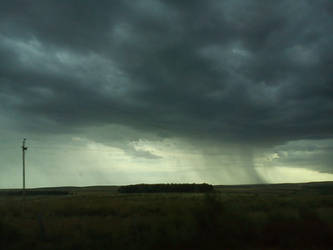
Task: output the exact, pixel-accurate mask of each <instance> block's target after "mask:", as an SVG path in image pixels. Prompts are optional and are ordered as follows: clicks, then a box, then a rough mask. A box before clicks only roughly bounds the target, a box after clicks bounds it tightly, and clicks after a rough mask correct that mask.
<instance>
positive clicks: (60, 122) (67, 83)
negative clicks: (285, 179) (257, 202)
mask: <svg viewBox="0 0 333 250" xmlns="http://www.w3.org/2000/svg"><path fill="white" fill-rule="evenodd" d="M332 30H333V1H329V0H318V1H311V0H301V1H287V0H282V1H273V0H268V1H259V0H258V1H238V0H236V1H235V0H226V1H219V0H209V1H199V0H195V1H173V0H168V1H158V0H142V1H97V2H96V1H75V0H71V1H44V0H43V1H42V0H40V1H15V0H11V1H2V3H1V8H0V115H1V119H2V125H1V127H2V128H3V131H5V130H6V131H8V130H10V131H11V132H13V133H14V132H15V131H16V132H17V133H34V134H38V135H45V136H47V135H53V134H73V135H74V134H80V133H81V134H85V136H86V137H89V138H90V139H91V140H94V141H97V142H101V143H105V144H108V143H111V141H112V143H113V144H115V143H116V144H117V143H118V144H117V147H119V148H125V146H124V145H125V144H126V145H127V142H129V141H134V140H139V139H147V140H152V141H154V140H158V139H160V138H183V139H184V140H187V141H192V140H194V141H198V140H199V141H200V140H204V141H206V140H207V143H212V144H214V145H215V144H219V143H220V142H225V143H236V144H238V145H242V146H241V148H243V146H244V147H245V148H248V147H249V145H252V146H256V147H268V148H272V147H275V146H277V145H282V144H286V143H288V142H290V141H298V140H313V139H316V140H321V139H330V138H332V135H333V129H332V128H333V115H332V114H333V71H332V69H333V46H332V44H333V32H332ZM108 126H119V127H126V128H129V129H133V130H135V131H137V133H135V134H130V133H127V132H124V131H123V132H124V134H122V135H119V134H117V135H110V134H112V133H111V131H108V130H107V127H108ZM119 133H121V132H119ZM115 136H116V138H115ZM120 137H121V138H120ZM127 149H128V146H127ZM325 152H326V154H325V157H326V158H328V159H327V162H329V164H326V165H325V168H324V170H323V171H324V172H327V171H328V169H331V168H330V167H331V162H332V159H331V157H330V156H329V155H330V153H331V152H332V149H331V148H329V149H327V150H326V151H325ZM132 153H133V154H134V153H136V154H139V155H140V152H138V151H135V150H134V151H133V152H132ZM141 154H143V155H144V156H145V157H147V158H154V157H156V156H154V155H153V154H151V153H150V152H149V151H141ZM328 172H330V171H328Z"/></svg>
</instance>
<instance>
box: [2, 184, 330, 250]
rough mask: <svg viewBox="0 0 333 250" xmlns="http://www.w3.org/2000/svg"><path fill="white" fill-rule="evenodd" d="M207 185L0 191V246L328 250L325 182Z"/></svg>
mask: <svg viewBox="0 0 333 250" xmlns="http://www.w3.org/2000/svg"><path fill="white" fill-rule="evenodd" d="M190 185H191V184H190ZM146 188H147V187H146ZM163 188H165V186H164V187H163ZM214 189H215V190H214V191H213V192H207V193H199V192H182V193H176V192H164V193H149V192H147V193H142V192H140V193H119V192H118V187H107V186H105V187H85V188H75V187H68V188H55V189H43V190H40V189H38V190H33V191H34V192H36V193H34V195H27V196H26V197H25V200H23V199H22V197H21V196H18V195H8V193H6V192H9V191H8V190H5V191H2V192H0V194H1V195H0V249H331V247H332V245H333V184H332V183H330V182H328V183H314V184H311V183H310V184H284V185H253V186H250V185H249V186H215V187H214ZM30 191H31V190H30ZM37 191H38V192H39V193H38V192H37ZM42 191H43V192H44V193H43V192H42ZM51 191H52V192H51ZM55 191H56V192H55ZM17 192H18V191H17ZM31 192H32V191H31ZM45 192H46V193H45ZM61 192H63V193H61Z"/></svg>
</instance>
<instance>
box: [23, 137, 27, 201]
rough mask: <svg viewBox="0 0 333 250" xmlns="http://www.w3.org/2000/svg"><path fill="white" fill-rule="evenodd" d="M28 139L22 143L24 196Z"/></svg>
mask: <svg viewBox="0 0 333 250" xmlns="http://www.w3.org/2000/svg"><path fill="white" fill-rule="evenodd" d="M25 141H26V139H25V138H24V139H23V142H22V160H23V196H25V151H26V150H27V149H28V147H26V146H25Z"/></svg>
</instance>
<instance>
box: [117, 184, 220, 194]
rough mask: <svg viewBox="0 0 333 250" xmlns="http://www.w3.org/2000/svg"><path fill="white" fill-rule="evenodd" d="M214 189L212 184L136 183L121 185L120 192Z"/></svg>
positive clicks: (174, 191)
mask: <svg viewBox="0 0 333 250" xmlns="http://www.w3.org/2000/svg"><path fill="white" fill-rule="evenodd" d="M212 191H214V187H213V186H212V185H209V184H206V183H203V184H136V185H128V186H121V187H120V188H119V189H118V192H120V193H206V192H212Z"/></svg>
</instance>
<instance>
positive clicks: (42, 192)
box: [0, 190, 70, 196]
mask: <svg viewBox="0 0 333 250" xmlns="http://www.w3.org/2000/svg"><path fill="white" fill-rule="evenodd" d="M25 194H26V195H68V194H70V192H68V191H60V190H38V191H37V190H36V191H31V190H26V191H25ZM0 195H13V196H15V195H23V191H22V190H20V191H0Z"/></svg>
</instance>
